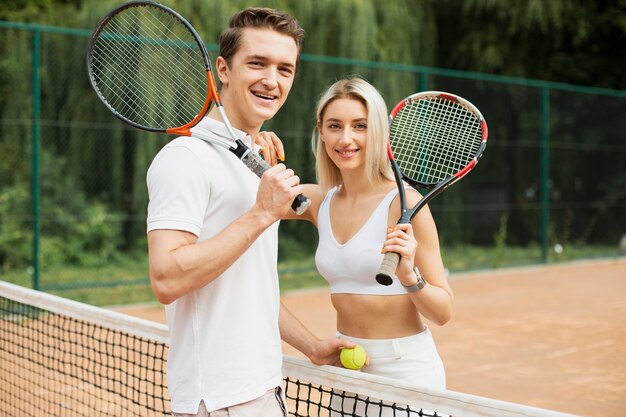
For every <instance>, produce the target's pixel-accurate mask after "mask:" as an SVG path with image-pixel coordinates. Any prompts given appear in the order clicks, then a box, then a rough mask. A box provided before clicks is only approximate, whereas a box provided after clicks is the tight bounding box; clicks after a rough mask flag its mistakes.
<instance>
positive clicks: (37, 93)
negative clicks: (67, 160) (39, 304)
mask: <svg viewBox="0 0 626 417" xmlns="http://www.w3.org/2000/svg"><path fill="white" fill-rule="evenodd" d="M40 63H41V30H39V29H38V28H36V29H34V31H33V61H32V74H33V125H32V132H33V139H32V147H33V149H32V180H31V181H32V210H33V288H34V289H36V290H39V288H40V282H39V278H40V276H39V274H40V265H39V258H40V256H39V249H40V245H39V243H40V242H39V228H40V224H39V220H40V204H39V202H40V201H39V199H40V184H39V179H40V178H39V163H40V158H39V146H40V144H39V139H40V137H39V135H40V129H39V128H40V126H39V118H40V114H41V79H40Z"/></svg>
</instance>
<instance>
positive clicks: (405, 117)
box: [390, 95, 482, 186]
mask: <svg viewBox="0 0 626 417" xmlns="http://www.w3.org/2000/svg"><path fill="white" fill-rule="evenodd" d="M481 122H482V121H481V119H480V118H479V117H478V115H476V114H475V113H474V112H473V111H471V110H470V109H468V108H467V107H465V106H464V105H462V104H461V103H459V102H456V101H452V100H449V99H446V98H443V97H441V96H439V95H425V96H422V95H420V96H417V97H413V98H410V99H407V100H406V101H405V103H404V106H403V107H402V108H401V109H400V110H399V111H398V112H397V113H396V114H395V115H394V117H393V120H392V122H391V128H390V129H391V131H390V144H391V150H392V152H393V156H394V159H395V160H396V162H397V163H398V165H399V166H400V170H401V171H402V173H403V174H404V175H405V176H407V177H408V178H410V179H412V180H414V181H415V182H417V183H419V184H423V185H427V186H429V185H433V184H437V183H439V182H442V181H443V180H445V179H447V178H449V177H451V176H453V175H455V174H457V173H458V172H460V171H461V170H463V168H465V167H466V166H467V165H468V164H469V163H470V162H471V161H472V160H473V159H474V158H475V157H476V156H477V154H478V152H479V150H480V149H481V144H482V124H481Z"/></svg>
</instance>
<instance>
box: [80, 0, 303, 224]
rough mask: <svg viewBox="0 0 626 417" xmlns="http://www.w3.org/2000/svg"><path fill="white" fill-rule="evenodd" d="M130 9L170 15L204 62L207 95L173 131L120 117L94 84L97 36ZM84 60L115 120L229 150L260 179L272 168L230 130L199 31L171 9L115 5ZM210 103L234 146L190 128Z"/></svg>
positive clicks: (299, 205) (299, 208) (297, 204)
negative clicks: (147, 9)
mask: <svg viewBox="0 0 626 417" xmlns="http://www.w3.org/2000/svg"><path fill="white" fill-rule="evenodd" d="M131 7H153V8H156V9H159V10H160V11H162V12H165V13H168V14H170V15H172V16H173V17H174V18H175V19H177V20H178V21H179V22H180V23H182V24H183V25H184V26H185V28H186V29H187V30H188V31H189V33H190V34H191V35H192V37H193V38H194V40H195V42H196V44H197V46H198V48H199V50H200V53H201V55H202V59H203V61H204V67H205V70H206V72H207V81H208V87H207V96H206V100H205V102H204V104H203V107H202V109H201V110H200V112H199V113H198V114H197V115H196V116H195V117H194V118H193V119H192V120H191V121H189V122H188V123H186V124H184V125H182V126H177V127H172V128H156V127H150V126H144V125H141V124H139V123H136V122H135V121H133V120H130V119H129V118H128V117H125V116H124V115H123V114H121V113H120V112H119V111H117V110H116V109H115V108H114V107H113V106H112V105H111V104H110V102H109V100H107V98H106V97H105V96H104V94H102V92H101V90H100V88H99V87H98V84H97V82H96V81H95V80H96V77H95V75H94V71H93V66H94V65H93V49H94V45H95V44H96V42H97V41H98V39H99V37H100V33H101V32H102V31H103V30H104V29H105V28H106V27H107V25H108V23H109V22H110V21H111V20H112V19H113V18H114V17H115V16H116V15H118V14H119V13H122V12H123V11H124V10H126V9H129V8H131ZM86 59H87V71H88V76H89V82H90V83H91V86H92V88H93V89H94V91H95V92H96V94H97V95H98V98H99V99H100V101H102V102H103V103H104V105H105V106H106V107H107V108H108V109H109V110H110V111H111V112H112V113H113V114H114V115H115V116H116V117H117V118H119V119H120V120H122V121H123V122H125V123H127V124H129V125H131V126H133V127H135V128H138V129H141V130H145V131H149V132H156V133H165V134H170V135H176V136H190V137H195V138H197V139H200V140H203V141H205V142H208V143H213V144H217V145H219V146H222V147H224V148H226V149H228V150H229V151H231V152H232V153H233V154H234V155H236V156H237V158H239V159H240V160H241V161H242V162H243V163H244V164H245V165H246V166H247V167H248V168H249V169H250V170H251V171H252V172H254V173H255V174H256V175H257V176H258V177H259V178H260V177H261V176H262V175H263V173H264V172H265V171H267V170H268V169H270V168H271V166H270V165H269V164H268V163H267V162H266V161H265V160H264V159H263V158H261V156H260V155H258V154H257V153H256V152H253V151H252V150H251V149H250V148H249V147H248V146H246V145H245V144H244V143H243V142H242V141H241V139H239V137H238V136H237V134H236V133H235V130H234V129H233V127H232V125H231V123H230V120H229V119H228V117H227V116H226V112H225V111H224V106H223V105H222V101H221V99H220V95H219V92H218V91H217V87H216V83H215V78H214V76H213V67H212V65H211V59H210V57H209V53H208V51H207V49H206V46H205V44H204V42H203V41H202V39H201V38H200V35H199V34H198V32H197V31H196V30H195V28H194V27H193V26H192V25H191V23H189V22H188V21H187V19H185V18H184V17H183V16H181V15H180V14H179V13H178V12H176V11H175V10H172V9H171V8H169V7H167V6H164V5H162V4H159V3H155V2H152V1H131V2H127V3H124V4H122V5H120V6H117V7H116V8H114V9H112V10H111V11H110V12H109V13H107V15H106V16H105V17H104V18H103V19H101V20H100V22H99V23H98V25H97V27H96V29H95V31H94V33H93V34H92V36H91V39H90V41H89V46H88V49H87V58H86ZM211 103H215V106H216V108H217V110H218V112H219V114H220V117H221V119H222V122H223V123H224V125H225V126H226V130H227V131H228V133H229V135H230V136H231V138H232V139H233V141H234V144H235V146H233V145H232V144H231V143H228V142H226V141H223V140H220V139H218V138H215V137H213V136H207V135H204V134H202V133H200V132H197V131H196V132H194V130H193V127H194V126H196V125H197V124H198V123H199V122H200V121H201V120H202V119H203V118H204V117H205V116H206V114H207V113H208V112H209V110H210V108H211ZM310 205H311V201H310V200H309V199H308V198H307V197H305V196H304V195H302V194H299V195H298V196H297V197H296V198H295V200H294V201H293V203H292V204H291V208H292V210H293V211H294V212H295V213H296V214H298V215H300V214H302V213H304V212H305V211H306V210H307V209H308V207H309V206H310Z"/></svg>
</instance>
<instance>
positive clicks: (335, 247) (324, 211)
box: [315, 187, 407, 295]
mask: <svg viewBox="0 0 626 417" xmlns="http://www.w3.org/2000/svg"><path fill="white" fill-rule="evenodd" d="M337 189H338V188H337V187H335V188H333V189H331V190H330V191H328V193H327V194H326V197H324V201H323V202H322V204H321V205H320V209H319V213H318V219H317V228H318V232H319V243H318V245H317V251H316V252H315V265H316V266H317V269H318V271H319V273H320V274H321V275H322V276H323V277H324V279H326V281H328V283H329V284H330V292H331V294H333V293H350V294H370V295H396V294H406V293H407V292H406V289H404V287H403V286H402V284H401V283H400V280H398V279H394V280H393V283H392V284H391V285H389V286H384V285H380V284H379V283H378V282H376V274H377V273H378V270H379V268H380V263H381V262H382V261H383V257H384V255H383V254H381V253H380V250H381V249H382V247H383V243H384V242H385V239H386V237H387V222H388V218H389V205H390V204H391V202H392V201H393V199H394V197H395V196H396V194H398V190H397V189H395V188H394V189H393V190H391V191H390V192H389V193H388V194H387V195H386V196H385V197H384V198H383V200H382V201H381V202H380V204H379V205H378V207H376V209H375V210H374V212H373V213H372V214H371V215H370V217H369V218H368V219H367V221H366V222H365V224H364V225H363V227H361V229H359V231H358V232H356V234H355V235H354V236H352V238H350V240H348V241H347V242H346V243H344V244H343V245H341V244H339V243H338V242H337V241H336V240H335V236H334V235H333V231H332V227H331V223H330V201H331V200H332V198H333V195H334V194H335V192H336V191H337ZM345 215H346V216H347V215H349V214H348V213H345Z"/></svg>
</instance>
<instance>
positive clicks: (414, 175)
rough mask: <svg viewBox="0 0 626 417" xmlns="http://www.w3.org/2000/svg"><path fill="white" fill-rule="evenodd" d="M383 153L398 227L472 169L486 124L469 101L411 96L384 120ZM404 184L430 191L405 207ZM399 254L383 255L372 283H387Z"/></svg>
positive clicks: (483, 141)
mask: <svg viewBox="0 0 626 417" xmlns="http://www.w3.org/2000/svg"><path fill="white" fill-rule="evenodd" d="M389 119H390V123H391V125H390V131H389V147H388V149H387V153H388V155H389V160H390V161H391V166H392V168H393V173H394V176H395V179H396V184H397V185H398V191H399V195H400V210H401V216H400V220H398V224H404V223H410V222H411V219H413V217H414V216H415V214H416V213H417V212H418V211H420V209H421V208H422V207H424V206H425V205H426V204H428V202H429V201H431V200H432V199H433V198H435V197H436V196H438V195H439V194H440V193H441V192H442V191H443V190H445V189H446V188H448V187H449V186H450V185H452V184H454V183H455V182H456V181H458V180H460V179H461V178H463V177H464V176H465V175H467V173H468V172H470V171H471V170H472V169H474V167H475V166H476V163H477V162H478V160H479V159H480V157H481V156H482V154H483V152H484V150H485V146H486V145H487V123H486V122H485V119H484V118H483V116H482V114H481V113H480V111H478V109H477V108H476V107H475V106H474V105H473V104H472V103H470V102H469V101H467V100H465V99H463V98H461V97H458V96H455V95H453V94H449V93H442V92H439V91H427V92H422V93H417V94H413V95H411V96H409V97H407V98H405V99H404V100H402V101H401V102H400V103H398V104H397V105H396V107H394V109H393V110H392V111H391V114H390V116H389ZM404 182H406V183H408V184H409V185H411V186H413V187H414V188H423V189H426V190H429V192H428V193H427V194H426V195H425V196H424V197H423V198H422V199H421V200H420V201H419V202H418V203H417V204H416V205H415V207H413V208H410V209H409V208H407V207H406V194H405V190H404ZM399 261H400V255H398V254H397V253H395V252H387V253H386V254H385V256H384V258H383V262H382V264H381V267H380V270H379V272H378V274H377V275H376V281H378V283H379V284H381V285H391V283H392V282H393V277H394V276H395V272H396V267H397V266H398V262H399Z"/></svg>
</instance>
